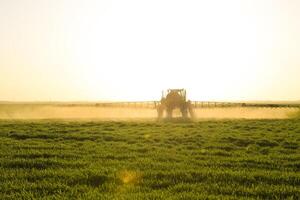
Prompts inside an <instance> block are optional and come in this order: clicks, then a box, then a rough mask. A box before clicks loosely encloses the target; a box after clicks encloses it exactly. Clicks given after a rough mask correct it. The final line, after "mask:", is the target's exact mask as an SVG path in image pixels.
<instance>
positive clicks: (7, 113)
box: [0, 105, 298, 120]
mask: <svg viewBox="0 0 300 200" xmlns="http://www.w3.org/2000/svg"><path fill="white" fill-rule="evenodd" d="M297 112H298V110H297V109H291V108H202V109H196V110H195V114H196V116H197V119H200V120H201V119H285V118H289V117H290V116H293V115H295V113H297ZM156 115H157V112H156V110H155V109H149V108H108V107H95V106H55V105H36V106H35V105H22V106H21V105H16V106H14V105H10V106H3V105H1V106H0V119H79V120H83V119H88V120H91V119H96V120H118V119H120V120H127V119H130V120H134V119H155V118H156ZM174 115H175V116H180V112H178V110H175V112H174Z"/></svg>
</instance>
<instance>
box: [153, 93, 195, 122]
mask: <svg viewBox="0 0 300 200" xmlns="http://www.w3.org/2000/svg"><path fill="white" fill-rule="evenodd" d="M176 108H178V109H179V110H180V112H181V114H182V118H188V114H189V116H190V117H191V118H194V117H195V115H194V110H193V106H192V103H191V101H187V100H186V90H185V89H168V90H167V91H166V92H164V91H163V92H162V97H161V100H160V103H159V105H158V106H157V114H158V119H161V118H163V116H164V111H166V117H167V119H171V118H172V117H173V110H174V109H176Z"/></svg>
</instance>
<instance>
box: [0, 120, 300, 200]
mask: <svg viewBox="0 0 300 200" xmlns="http://www.w3.org/2000/svg"><path fill="white" fill-rule="evenodd" d="M299 145H300V119H286V120H227V121H225V120H224V121H200V122H194V123H192V122H185V123H183V122H181V123H180V122H177V123H170V122H169V123H167V122H165V123H164V122H160V123H156V122H83V121H82V122H80V121H77V122H75V121H74V122H71V121H0V148H1V151H0V199H33V198H44V199H80V198H81V199H300V172H299V171H300V147H299Z"/></svg>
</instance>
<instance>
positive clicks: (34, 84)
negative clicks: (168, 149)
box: [0, 0, 300, 101]
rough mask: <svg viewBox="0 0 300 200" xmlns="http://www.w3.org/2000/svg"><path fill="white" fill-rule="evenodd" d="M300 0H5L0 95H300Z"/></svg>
mask: <svg viewBox="0 0 300 200" xmlns="http://www.w3.org/2000/svg"><path fill="white" fill-rule="evenodd" d="M299 10H300V1H299V0H248V1H247V0H227V1H224V0H210V1H207V0H194V1H193V0H182V1H178V0H151V1H146V0H127V1H124V0H111V1H110V0H102V1H101V0H1V1H0V24H1V26H0V100H14V101H24V100H26V101H35V100H40V101H48V100H52V101H54V100H74V101H76V100H91V101H92V100H152V99H153V100H154V99H159V98H160V94H161V90H162V89H167V88H177V87H178V88H186V89H188V94H189V97H190V99H192V100H296V99H300V77H299V75H300V36H299V35H300V12H299Z"/></svg>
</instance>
